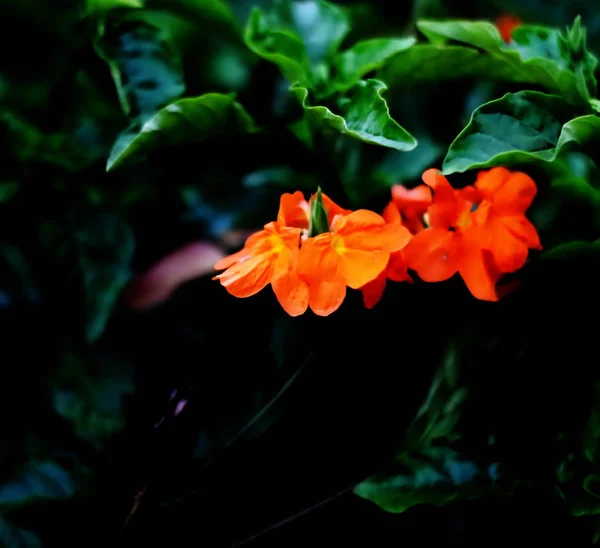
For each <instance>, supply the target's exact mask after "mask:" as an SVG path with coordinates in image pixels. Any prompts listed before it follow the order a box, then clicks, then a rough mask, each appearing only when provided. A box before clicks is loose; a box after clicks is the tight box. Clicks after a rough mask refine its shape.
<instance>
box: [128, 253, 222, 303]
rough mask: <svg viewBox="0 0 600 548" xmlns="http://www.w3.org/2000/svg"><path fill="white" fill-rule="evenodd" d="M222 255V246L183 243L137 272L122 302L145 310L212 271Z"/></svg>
mask: <svg viewBox="0 0 600 548" xmlns="http://www.w3.org/2000/svg"><path fill="white" fill-rule="evenodd" d="M223 257H225V253H224V252H223V250H221V249H220V248H219V247H217V246H216V245H214V244H212V243H210V242H193V243H189V244H186V245H184V246H182V247H180V248H179V249H176V250H175V251H173V252H172V253H170V254H169V255H167V256H166V257H163V258H162V259H161V260H160V261H158V262H157V263H156V264H154V265H153V266H152V267H150V268H149V269H148V270H147V271H146V272H143V273H142V274H138V275H137V276H136V277H135V278H134V279H133V281H132V282H131V284H130V285H129V287H128V288H127V290H126V291H125V293H124V296H123V298H124V302H125V305H126V306H127V307H128V308H130V309H132V310H145V309H147V308H150V307H152V306H155V305H157V304H159V303H161V302H164V301H165V300H166V299H167V298H168V297H169V296H170V295H171V294H172V293H173V291H175V290H176V289H177V288H178V287H179V286H180V285H181V284H183V283H185V282H187V281H189V280H193V279H195V278H199V277H201V276H205V275H206V274H211V273H213V272H214V269H213V267H214V265H215V263H216V262H217V261H219V260H220V259H222V258H223Z"/></svg>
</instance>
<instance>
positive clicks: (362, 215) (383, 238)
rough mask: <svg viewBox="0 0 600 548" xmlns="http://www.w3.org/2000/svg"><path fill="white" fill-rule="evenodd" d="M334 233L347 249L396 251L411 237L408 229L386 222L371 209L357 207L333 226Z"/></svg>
mask: <svg viewBox="0 0 600 548" xmlns="http://www.w3.org/2000/svg"><path fill="white" fill-rule="evenodd" d="M335 235H336V236H338V235H339V236H340V237H342V238H343V241H344V247H346V248H348V249H362V250H372V251H375V250H384V251H388V252H391V251H398V250H399V249H402V248H403V247H404V246H406V244H407V243H408V242H409V241H410V239H411V237H412V236H411V234H410V232H409V231H408V229H407V228H406V227H404V226H402V225H398V224H386V223H385V220H384V219H383V217H381V216H379V215H377V213H374V212H373V211H368V210H366V209H359V210H357V211H354V212H353V213H350V214H349V215H347V216H346V217H343V218H342V219H340V220H339V221H338V224H337V225H336V227H335Z"/></svg>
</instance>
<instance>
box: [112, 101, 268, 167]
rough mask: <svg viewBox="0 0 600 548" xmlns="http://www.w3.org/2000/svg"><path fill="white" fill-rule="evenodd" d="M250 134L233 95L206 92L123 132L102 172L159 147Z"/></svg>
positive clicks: (248, 123)
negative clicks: (229, 135) (218, 136)
mask: <svg viewBox="0 0 600 548" xmlns="http://www.w3.org/2000/svg"><path fill="white" fill-rule="evenodd" d="M254 131H256V128H255V127H254V123H253V121H252V119H251V118H250V116H249V115H248V113H247V112H246V111H245V110H244V109H243V107H242V106H241V105H240V104H239V103H237V102H236V101H235V98H234V95H233V94H230V95H223V94H220V93H207V94H205V95H201V96H199V97H193V98H186V99H180V100H179V101H175V102H174V103H172V104H170V105H168V106H166V107H165V108H163V109H162V110H160V111H159V112H157V113H156V114H155V115H154V116H152V117H151V118H150V119H148V120H147V121H145V122H144V123H143V124H141V125H138V124H134V125H133V126H131V127H130V128H129V130H127V131H126V132H124V133H123V134H122V135H121V136H120V137H119V138H118V139H117V141H116V143H115V145H114V147H113V149H112V151H111V153H110V156H109V158H108V162H107V165H106V169H107V171H110V170H112V169H115V168H117V167H118V166H120V165H122V164H123V163H125V162H126V161H128V160H130V159H131V158H133V157H134V156H143V155H145V154H147V153H149V152H151V151H153V150H155V149H157V148H160V147H164V146H170V145H177V144H181V143H190V142H199V141H202V140H204V139H207V138H209V137H212V136H215V135H228V134H232V133H245V132H254Z"/></svg>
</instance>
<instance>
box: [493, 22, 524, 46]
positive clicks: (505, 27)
mask: <svg viewBox="0 0 600 548" xmlns="http://www.w3.org/2000/svg"><path fill="white" fill-rule="evenodd" d="M495 25H496V28H497V29H498V32H500V36H502V40H504V41H505V42H506V43H507V44H508V43H510V41H511V40H512V38H511V35H512V31H513V30H514V29H515V28H517V27H518V26H520V25H521V20H520V19H519V18H518V17H517V16H516V15H501V16H500V17H498V19H496V22H495Z"/></svg>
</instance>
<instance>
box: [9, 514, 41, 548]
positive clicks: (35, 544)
mask: <svg viewBox="0 0 600 548" xmlns="http://www.w3.org/2000/svg"><path fill="white" fill-rule="evenodd" d="M0 545H1V546H10V547H11V548H43V544H42V541H41V540H40V539H39V538H38V537H37V535H36V534H35V533H33V532H32V531H28V530H27V529H21V528H20V527H17V526H16V525H14V524H13V523H11V522H10V521H8V519H6V518H5V517H2V516H0Z"/></svg>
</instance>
